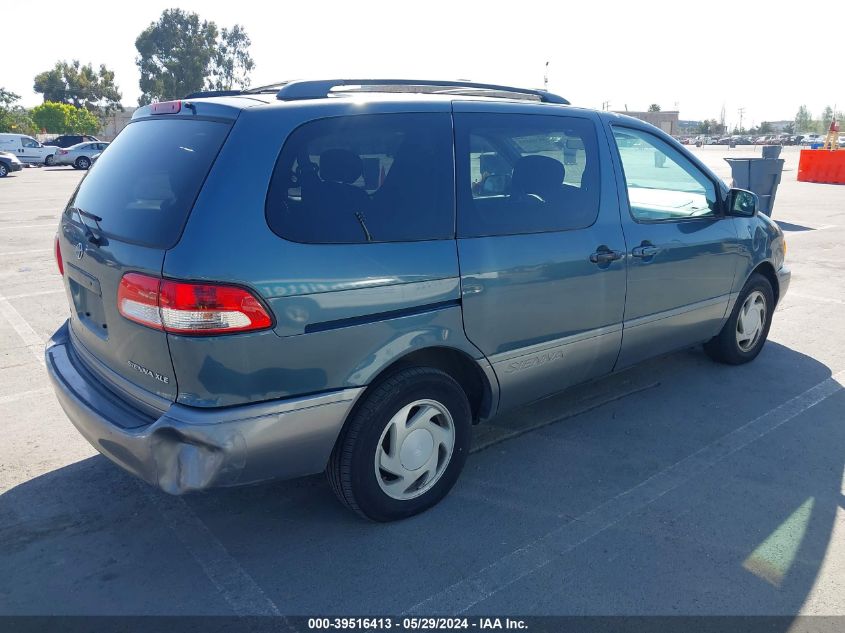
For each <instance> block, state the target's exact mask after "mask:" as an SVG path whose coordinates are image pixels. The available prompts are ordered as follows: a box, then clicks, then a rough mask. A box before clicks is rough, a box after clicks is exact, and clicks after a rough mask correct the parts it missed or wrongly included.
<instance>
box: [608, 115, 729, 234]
mask: <svg viewBox="0 0 845 633" xmlns="http://www.w3.org/2000/svg"><path fill="white" fill-rule="evenodd" d="M613 137H614V138H615V139H616V146H617V147H618V148H619V157H620V158H621V160H622V169H623V170H624V171H625V184H626V187H627V189H628V203H629V206H630V208H631V215H633V216H634V219H636V220H640V221H644V222H648V221H658V222H660V221H671V220H685V219H689V218H699V217H714V216H716V215H718V205H717V196H716V185H715V184H714V183H713V181H712V180H711V179H710V178H708V177H707V175H706V174H704V173H703V172H702V171H701V170H700V169H698V167H696V166H695V165H694V164H692V163H691V162H690V161H689V160H687V159H686V158H685V157H684V156H683V155H682V154H681V153H680V152H679V151H677V150H676V149H675V148H673V147H672V146H670V145H669V144H668V143H665V142H664V141H663V140H661V139H659V138H658V137H656V136H654V135H653V134H650V133H648V132H644V131H642V130H635V129H632V128H623V127H614V128H613Z"/></svg>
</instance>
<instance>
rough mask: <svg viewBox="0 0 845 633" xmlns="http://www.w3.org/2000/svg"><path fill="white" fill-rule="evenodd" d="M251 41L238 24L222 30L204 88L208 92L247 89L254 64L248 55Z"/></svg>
mask: <svg viewBox="0 0 845 633" xmlns="http://www.w3.org/2000/svg"><path fill="white" fill-rule="evenodd" d="M250 44H252V40H250V39H249V35H247V34H246V31H245V30H244V28H243V27H242V26H241V25H240V24H236V25H235V26H233V27H232V29H231V30H229V29H226V28H223V30H222V31H221V33H220V38H219V40H218V42H217V51H216V54H215V55H214V59H213V61H212V65H211V68H210V75H211V76H210V77H209V79H208V81H207V83H206V87H207V88H208V89H210V90H234V89H240V90H243V89H245V88H249V83H250V81H249V73H250V71H251V70H252V69H253V68H255V62H253V61H252V57H251V56H250V54H249V46H250Z"/></svg>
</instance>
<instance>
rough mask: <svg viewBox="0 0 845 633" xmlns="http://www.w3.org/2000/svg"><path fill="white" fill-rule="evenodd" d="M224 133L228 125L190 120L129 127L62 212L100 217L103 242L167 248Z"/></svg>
mask: <svg viewBox="0 0 845 633" xmlns="http://www.w3.org/2000/svg"><path fill="white" fill-rule="evenodd" d="M229 129H230V125H229V124H228V123H221V122H217V121H205V120H196V119H193V120H186V119H148V120H142V121H138V122H136V123H132V124H130V125H128V126H127V127H126V129H124V130H123V132H121V133H120V135H119V136H118V137H117V138H116V139H115V140H114V142H113V143H111V144H110V145H109V147H108V151H104V153H103V154H102V156H101V157H100V158H99V159H97V163H96V167H95V168H94V169H92V170H91V171H90V172H89V174H88V175H87V176H86V177H85V179H84V180H83V181H82V183H81V184H80V186H79V189H78V190H77V192H76V194H75V195H74V196H73V198H72V199H71V201H70V203H69V204H68V208H69V209H70V208H79V209H82V210H83V211H85V212H86V213H88V214H92V215H95V216H98V217H99V218H101V221H100V223H99V224H100V226H101V227H102V231H103V233H104V234H105V235H107V236H109V237H113V238H116V239H120V240H123V241H127V242H132V243H136V244H143V245H145V246H153V247H158V248H169V247H171V246H173V244H175V243H176V241H177V240H178V239H179V236H180V234H181V233H182V227H183V226H184V224H185V221H186V220H187V218H188V214H189V213H190V211H191V208H192V207H193V204H194V200H195V199H196V197H197V194H198V193H199V190H200V188H201V187H202V183H203V182H204V180H205V177H206V175H207V174H208V171H209V169H210V168H211V165H212V163H213V162H214V159H215V158H216V157H217V153H218V152H219V150H220V147H221V146H222V145H223V141H224V140H225V138H226V135H227V133H228V131H229Z"/></svg>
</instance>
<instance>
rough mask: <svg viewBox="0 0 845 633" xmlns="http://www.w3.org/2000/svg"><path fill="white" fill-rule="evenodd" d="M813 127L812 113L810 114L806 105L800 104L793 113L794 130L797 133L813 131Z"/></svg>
mask: <svg viewBox="0 0 845 633" xmlns="http://www.w3.org/2000/svg"><path fill="white" fill-rule="evenodd" d="M815 128H816V126H815V122H814V121H813V115H812V114H810V111H809V110H808V109H807V106H805V105H802V106H801V107H800V108H798V112H797V113H796V114H795V131H796V132H797V133H798V134H801V133H803V132H814V131H815Z"/></svg>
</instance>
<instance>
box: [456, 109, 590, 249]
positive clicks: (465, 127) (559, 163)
mask: <svg viewBox="0 0 845 633" xmlns="http://www.w3.org/2000/svg"><path fill="white" fill-rule="evenodd" d="M455 132H456V142H455V155H456V160H457V174H456V175H457V179H458V187H457V190H458V236H459V237H482V236H491V235H516V234H521V233H541V232H547V231H567V230H573V229H581V228H585V227H588V226H590V225H591V224H593V223H594V222H595V221H596V217H597V216H598V212H599V182H600V181H599V164H598V161H599V159H598V146H597V141H596V131H595V126H594V124H593V123H592V121H590V120H587V119H581V118H577V117H569V116H547V115H535V114H486V113H485V114H481V113H477V114H471V113H461V114H456V115H455Z"/></svg>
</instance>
